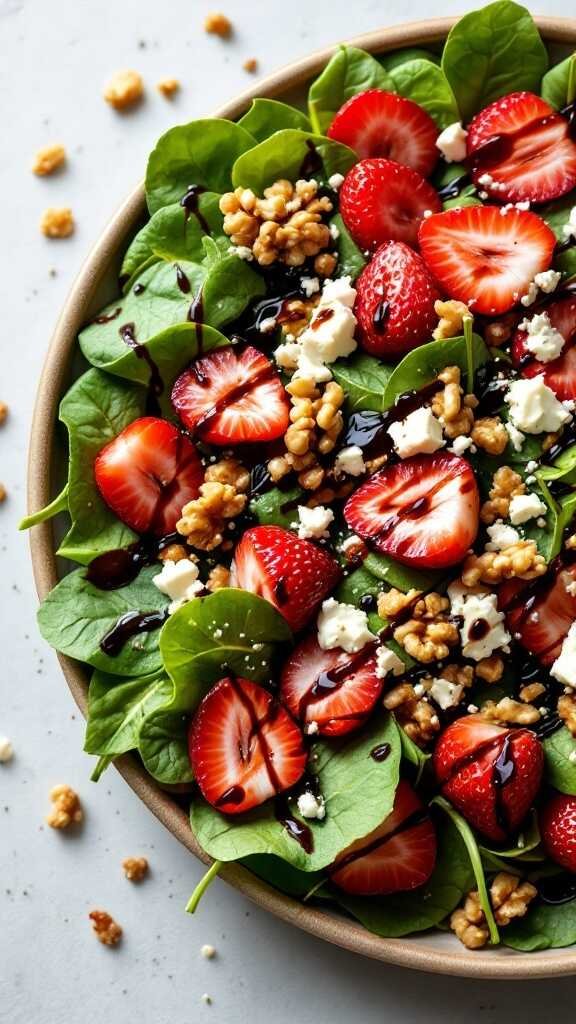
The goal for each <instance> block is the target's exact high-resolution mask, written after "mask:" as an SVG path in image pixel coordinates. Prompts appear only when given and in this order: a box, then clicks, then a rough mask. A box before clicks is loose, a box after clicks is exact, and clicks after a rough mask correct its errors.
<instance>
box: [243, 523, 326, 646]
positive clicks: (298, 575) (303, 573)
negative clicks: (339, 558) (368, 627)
mask: <svg viewBox="0 0 576 1024" xmlns="http://www.w3.org/2000/svg"><path fill="white" fill-rule="evenodd" d="M339 578H340V567H339V565H338V563H337V562H336V561H335V559H334V558H332V556H331V555H329V554H327V553H326V552H325V551H322V549H321V548H318V547H316V545H315V544H311V543H310V541H308V540H300V539H299V538H298V537H296V536H295V535H294V534H293V533H290V532H289V531H288V530H283V529H282V528H281V527H280V526H253V527H252V529H250V530H246V533H245V534H244V536H243V537H242V540H241V541H240V543H239V544H238V547H237V548H236V552H235V555H234V562H233V565H232V572H231V580H230V582H231V586H233V587H240V588H241V589H242V590H249V591H250V592H251V593H252V594H259V595H260V597H264V598H265V599H266V600H267V601H270V604H273V605H274V607H275V608H277V609H278V611H279V612H281V613H282V615H283V616H284V618H285V619H286V621H287V622H288V624H289V625H290V626H291V627H292V629H295V630H298V629H302V627H303V626H305V625H306V623H307V622H308V620H309V619H310V618H311V617H312V615H314V612H315V611H316V609H317V608H318V605H319V604H320V602H321V601H322V599H323V598H324V597H326V595H327V594H329V593H330V591H331V590H332V589H333V587H335V586H336V584H337V582H338V579H339Z"/></svg>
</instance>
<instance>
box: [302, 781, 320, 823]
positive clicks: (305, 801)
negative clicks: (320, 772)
mask: <svg viewBox="0 0 576 1024" xmlns="http://www.w3.org/2000/svg"><path fill="white" fill-rule="evenodd" d="M298 810H299V811H300V814H301V815H302V817H303V818H318V820H319V821H322V819H323V818H325V817H326V804H325V802H324V797H323V796H320V795H319V796H315V795H314V793H311V792H310V791H309V790H308V789H307V790H305V791H304V793H301V794H300V796H299V797H298Z"/></svg>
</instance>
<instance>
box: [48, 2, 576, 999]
mask: <svg viewBox="0 0 576 1024" xmlns="http://www.w3.org/2000/svg"><path fill="white" fill-rule="evenodd" d="M454 20H455V19H453V18H438V19H434V20H432V21H426V22H424V21H421V22H416V23H413V24H409V25H404V26H402V27H399V28H390V29H378V30H377V31H375V32H371V33H369V34H367V35H364V36H360V37H358V38H356V39H353V40H351V42H352V43H353V44H354V45H355V46H359V47H362V48H364V49H366V50H370V51H373V52H376V53H384V52H386V51H389V50H394V49H397V48H399V47H406V46H422V45H424V46H425V45H427V44H431V43H435V42H439V41H441V40H442V39H444V38H445V36H446V35H447V33H448V31H449V29H450V27H451V26H452V24H453V22H454ZM536 20H537V22H538V26H539V28H540V31H541V33H542V35H543V38H544V39H545V40H546V41H547V42H549V43H554V44H559V45H565V46H566V45H570V46H571V47H572V48H574V46H575V44H576V20H574V19H571V18H537V19H536ZM333 51H334V47H329V48H328V49H325V50H320V51H318V52H317V53H314V54H312V56H310V57H307V58H305V59H304V60H300V61H297V62H296V63H294V64H290V65H289V66H288V67H285V68H283V69H281V70H280V71H277V72H275V74H273V75H270V76H269V77H268V78H265V79H264V80H263V81H260V82H258V83H257V84H256V85H254V86H253V88H251V89H248V90H247V91H246V92H244V93H242V95H241V96H239V97H238V98H237V99H235V100H234V101H233V102H232V103H229V104H227V105H226V106H225V107H223V108H221V109H220V110H218V111H217V112H216V116H218V117H227V118H232V119H235V118H237V117H239V116H240V115H241V114H242V113H243V112H244V111H245V110H246V108H247V107H248V105H249V103H250V101H251V100H252V98H253V97H254V96H256V95H257V96H268V97H277V96H285V95H286V94H287V93H290V92H292V91H293V90H295V89H297V88H298V87H299V86H301V85H302V84H303V83H304V82H306V81H307V80H308V79H310V78H311V77H313V76H314V75H316V74H317V73H318V72H319V70H320V69H321V68H322V67H323V66H324V65H325V63H326V61H327V60H328V59H329V58H330V57H331V55H332V53H333ZM144 214H145V203H144V189H143V187H142V185H138V187H137V188H136V189H134V191H133V192H132V194H131V195H130V196H129V197H128V199H127V200H126V202H125V203H124V204H123V206H121V207H120V209H119V210H118V212H117V213H116V214H115V216H114V217H113V218H112V221H111V222H110V224H109V225H108V227H107V228H106V230H105V231H104V233H103V235H102V237H101V238H100V240H99V241H98V242H97V244H96V245H95V246H94V248H93V250H92V252H91V253H90V255H89V256H88V259H87V260H86V262H85V264H84V266H83V268H82V270H81V271H80V274H79V276H78V278H77V280H76V282H75V284H74V286H73V288H72V291H71V292H70V295H69V296H68V300H67V302H66V305H65V307H64V309H63V311H62V315H61V317H60V319H59V321H58V324H57V326H56V330H55V332H54V336H53V338H52V342H51V345H50V348H49V350H48V354H47V356H46V360H45V363H44V367H43V370H42V377H41V382H40V386H39V389H38V395H37V399H36V407H35V411H34V419H33V423H32V433H31V439H30V456H29V472H28V505H29V512H30V513H32V512H34V511H36V510H37V509H40V508H42V507H43V506H44V505H46V504H47V503H48V502H49V501H50V500H51V499H52V497H53V496H54V493H55V490H54V488H53V486H52V484H53V479H52V474H51V470H50V467H51V466H52V465H53V464H54V462H55V459H54V455H55V447H56V438H55V429H54V428H55V424H56V420H57V414H58V403H59V401H60V397H61V396H62V394H63V392H64V391H65V389H66V387H67V386H68V383H69V380H70V377H71V363H72V357H73V351H74V348H75V342H76V336H77V334H78V331H79V329H80V328H81V327H82V325H83V324H85V323H86V321H87V320H89V319H90V317H91V316H92V315H93V314H94V313H95V311H96V309H97V308H99V307H100V306H101V305H103V303H104V301H105V300H107V299H109V298H110V295H111V294H113V293H111V289H112V288H113V282H114V280H115V272H116V271H117V269H118V266H119V262H120V256H121V254H122V252H123V250H124V248H125V247H126V244H127V242H128V240H129V239H130V238H131V236H132V235H133V233H134V231H135V229H136V226H137V225H138V222H139V220H140V219H141V218H142V217H143V216H144ZM30 544H31V550H32V562H33V567H34V576H35V580H36V587H37V590H38V594H39V597H40V598H43V597H45V595H46V594H47V593H48V591H49V590H51V589H52V587H53V586H54V585H55V584H56V583H57V580H58V573H57V567H56V557H55V553H54V552H55V544H54V537H53V533H52V527H51V524H50V523H43V524H42V525H40V526H36V527H35V528H34V529H33V530H32V532H31V541H30ZM59 657H60V663H61V665H62V669H63V671H64V675H65V676H66V679H67V681H68V685H69V687H70V690H71V691H72V695H73V697H74V699H75V701H76V703H77V704H78V706H79V708H80V710H81V711H82V712H83V713H84V714H85V712H86V694H87V690H88V672H87V671H86V669H85V667H84V666H83V665H82V664H80V663H79V662H76V661H73V660H72V659H71V658H67V657H64V656H62V655H60V656H59ZM116 765H117V767H118V769H119V771H120V772H121V774H122V775H123V776H124V778H125V779H126V781H127V782H128V784H129V785H130V786H131V787H132V789H133V790H134V792H135V793H136V794H137V795H138V796H139V797H140V799H141V800H143V801H144V803H145V804H146V805H147V806H148V807H149V808H150V810H151V811H152V812H153V813H154V814H155V815H156V817H157V818H159V820H160V821H161V822H163V824H164V825H166V827H167V828H168V829H170V831H171V832H172V833H173V835H175V836H176V838H177V839H179V840H180V842H181V843H183V844H184V845H185V846H187V847H188V849H189V850H190V851H191V852H192V853H194V854H195V855H196V856H197V857H198V858H199V859H200V860H202V861H204V863H206V864H208V863H210V858H209V857H207V856H206V854H205V853H204V852H203V851H202V850H201V849H200V847H199V845H198V843H197V842H196V839H195V838H194V836H193V834H192V832H191V830H190V825H189V822H188V817H187V815H186V814H185V813H184V811H183V810H182V809H181V808H180V807H179V806H178V805H177V804H176V803H175V801H174V800H173V799H172V798H171V796H170V795H169V794H168V793H166V792H164V791H163V790H162V789H160V788H159V787H158V786H157V785H156V784H155V783H154V782H153V781H152V779H151V778H150V777H149V776H148V775H147V774H146V772H145V771H144V769H143V768H142V766H141V765H140V764H139V763H138V762H137V761H136V759H135V758H132V757H131V756H129V755H127V756H124V757H121V758H119V759H118V760H117V761H116ZM221 876H222V877H223V878H224V879H225V880H226V881H227V882H229V883H230V884H231V885H233V886H234V887H235V888H236V889H238V890H239V891H240V892H242V893H244V894H245V895H246V896H249V897H250V899H252V900H254V902H255V903H257V904H259V906H261V907H264V908H265V909H266V910H269V911H270V912H271V913H273V914H276V915H277V917H280V918H282V919H283V920H284V921H289V922H290V923H291V924H294V925H297V926H298V927H299V928H302V929H303V930H304V931H307V932H310V934H312V935H317V936H319V937H320V938H322V939H325V940H327V941H328V942H333V943H334V944H335V945H338V946H342V947H343V948H345V949H350V950H353V951H354V952H356V953H362V954H363V955H364V956H369V957H373V958H374V959H377V960H384V961H386V962H388V963H393V964H401V965H403V966H405V967H413V968H415V969H417V970H421V971H430V972H433V973H436V974H452V975H462V976H464V977H472V978H515V979H517V978H529V977H530V978H543V977H555V976H559V975H564V974H572V973H576V953H574V952H570V950H558V951H556V952H552V953H548V952H541V953H531V954H521V953H514V952H513V951H512V950H507V949H484V950H480V951H476V952H473V953H470V952H468V951H467V950H465V949H464V948H463V947H462V946H461V945H460V943H459V942H458V941H457V940H456V939H455V938H454V937H453V936H452V935H446V934H443V933H441V932H435V933H431V934H427V935H416V936H413V937H408V938H405V939H382V938H379V937H378V936H377V935H372V934H371V933H370V932H368V931H367V930H366V929H365V928H363V927H362V926H361V925H360V924H357V923H356V922H354V921H350V920H348V919H347V918H344V917H341V916H338V915H337V914H335V913H330V912H329V911H326V910H321V909H318V908H316V907H313V906H306V905H304V904H302V903H299V902H297V901H296V900H294V899H291V898H290V897H288V896H284V895H282V893H279V892H277V891H276V890H275V889H273V888H271V887H270V886H269V885H267V884H266V883H264V882H263V881H261V880H260V879H258V878H256V877H255V876H254V875H252V874H251V873H250V872H249V871H248V870H247V869H246V868H243V867H241V866H239V865H235V864H230V865H228V866H226V867H224V868H223V869H222V871H221Z"/></svg>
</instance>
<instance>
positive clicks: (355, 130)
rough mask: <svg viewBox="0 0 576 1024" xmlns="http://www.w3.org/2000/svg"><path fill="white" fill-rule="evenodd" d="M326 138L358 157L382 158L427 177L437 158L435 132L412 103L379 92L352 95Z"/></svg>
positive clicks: (427, 118) (427, 117)
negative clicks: (344, 146) (340, 143)
mask: <svg viewBox="0 0 576 1024" xmlns="http://www.w3.org/2000/svg"><path fill="white" fill-rule="evenodd" d="M327 135H328V138H330V139H336V141H337V142H343V143H344V144H345V145H346V146H350V148H351V149H353V150H354V151H355V152H356V153H357V154H358V156H359V158H360V160H364V159H365V157H372V156H383V157H387V158H388V159H389V160H395V161H396V163H399V164H405V165H406V167H412V168H413V169H414V170H415V171H418V173H419V174H421V175H423V177H424V178H427V177H428V175H429V174H431V172H432V171H433V170H434V167H435V166H436V161H437V159H438V150H437V148H436V139H437V138H438V129H437V127H436V125H435V123H434V121H433V120H432V118H431V117H430V114H427V113H426V111H425V110H423V109H422V107H419V106H418V104H417V103H414V101H413V100H408V99H405V98H404V97H403V96H397V95H396V93H393V92H384V90H383V89H367V91H366V92H359V93H358V94H357V95H356V96H352V97H351V98H350V99H349V100H347V101H346V103H345V104H344V105H343V106H342V107H340V110H339V111H338V113H337V114H336V117H335V118H334V120H333V121H332V124H331V125H330V127H329V129H328V132H327Z"/></svg>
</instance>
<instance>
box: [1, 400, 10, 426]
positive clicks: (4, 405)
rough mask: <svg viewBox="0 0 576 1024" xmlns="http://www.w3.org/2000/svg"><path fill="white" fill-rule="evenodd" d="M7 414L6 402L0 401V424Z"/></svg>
mask: <svg viewBox="0 0 576 1024" xmlns="http://www.w3.org/2000/svg"><path fill="white" fill-rule="evenodd" d="M7 416H8V406H7V405H6V402H0V426H1V425H2V423H4V422H5V421H6V418H7Z"/></svg>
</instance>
